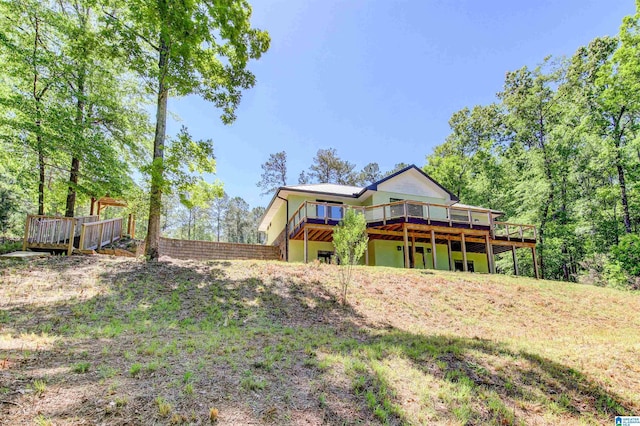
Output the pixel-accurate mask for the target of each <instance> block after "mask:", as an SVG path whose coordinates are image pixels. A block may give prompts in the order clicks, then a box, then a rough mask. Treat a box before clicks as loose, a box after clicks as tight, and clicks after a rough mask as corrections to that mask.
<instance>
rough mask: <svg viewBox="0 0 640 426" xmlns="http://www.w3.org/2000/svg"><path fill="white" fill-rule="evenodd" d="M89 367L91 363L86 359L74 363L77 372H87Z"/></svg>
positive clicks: (74, 369)
mask: <svg viewBox="0 0 640 426" xmlns="http://www.w3.org/2000/svg"><path fill="white" fill-rule="evenodd" d="M89 367H91V364H90V363H88V362H86V361H83V362H79V363H77V364H76V365H74V366H73V371H74V372H76V373H86V372H87V371H89Z"/></svg>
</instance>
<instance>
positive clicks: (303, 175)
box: [298, 170, 311, 185]
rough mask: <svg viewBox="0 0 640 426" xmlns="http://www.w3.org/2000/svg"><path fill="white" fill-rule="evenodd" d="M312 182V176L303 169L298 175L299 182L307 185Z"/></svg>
mask: <svg viewBox="0 0 640 426" xmlns="http://www.w3.org/2000/svg"><path fill="white" fill-rule="evenodd" d="M310 182H311V177H310V176H309V175H308V174H307V173H306V172H305V171H304V170H303V171H301V172H300V174H299V175H298V184H300V185H306V184H308V183H310Z"/></svg>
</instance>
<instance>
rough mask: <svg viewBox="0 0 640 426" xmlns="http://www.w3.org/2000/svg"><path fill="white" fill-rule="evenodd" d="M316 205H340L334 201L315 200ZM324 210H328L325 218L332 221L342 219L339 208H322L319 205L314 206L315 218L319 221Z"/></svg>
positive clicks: (322, 217)
mask: <svg viewBox="0 0 640 426" xmlns="http://www.w3.org/2000/svg"><path fill="white" fill-rule="evenodd" d="M316 201H317V202H318V203H331V204H342V203H339V202H336V201H326V200H316ZM325 208H328V211H327V217H328V218H329V219H332V220H340V219H342V207H340V206H326V207H325V206H323V205H320V204H317V205H316V217H317V218H319V219H324V215H325Z"/></svg>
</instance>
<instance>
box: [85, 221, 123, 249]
mask: <svg viewBox="0 0 640 426" xmlns="http://www.w3.org/2000/svg"><path fill="white" fill-rule="evenodd" d="M81 228H82V229H81V231H80V243H79V244H78V248H79V249H80V250H95V249H101V248H102V246H105V245H108V244H111V243H113V242H114V241H118V240H119V239H121V238H122V218H121V217H119V218H117V219H109V220H101V221H99V222H93V223H83V224H82V226H81Z"/></svg>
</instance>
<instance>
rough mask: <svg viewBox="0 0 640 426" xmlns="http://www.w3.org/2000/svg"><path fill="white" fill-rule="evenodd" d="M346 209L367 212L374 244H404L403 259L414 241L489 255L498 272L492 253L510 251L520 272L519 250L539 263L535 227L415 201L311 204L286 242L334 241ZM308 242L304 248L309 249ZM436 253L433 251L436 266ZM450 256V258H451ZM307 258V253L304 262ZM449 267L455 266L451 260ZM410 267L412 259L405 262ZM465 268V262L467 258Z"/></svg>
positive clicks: (294, 221)
mask: <svg viewBox="0 0 640 426" xmlns="http://www.w3.org/2000/svg"><path fill="white" fill-rule="evenodd" d="M347 209H352V210H355V211H358V212H360V213H362V214H364V216H365V219H366V221H367V233H368V236H369V239H370V240H393V241H403V242H404V244H405V247H406V250H405V256H407V257H408V256H409V254H408V251H409V242H411V247H415V244H416V243H427V244H431V245H432V247H434V248H435V245H436V244H445V245H447V247H448V251H449V253H451V251H460V252H462V253H463V255H464V257H465V259H466V252H472V253H485V254H486V255H487V259H488V263H489V269H490V271H492V272H493V271H494V269H495V265H494V261H493V256H494V254H499V253H504V252H507V251H511V252H512V253H513V258H514V270H515V271H516V273H517V270H518V267H517V263H516V256H515V250H516V248H528V249H531V252H532V256H533V257H534V266H535V272H536V276H537V274H538V271H537V262H536V261H535V258H536V253H535V246H536V240H537V232H536V228H535V226H533V225H526V224H516V223H507V222H497V221H494V219H493V216H492V213H491V212H488V211H487V210H480V209H475V208H470V207H452V206H447V205H443V204H430V203H422V202H416V201H399V202H394V203H388V204H381V205H375V206H349V205H344V204H333V203H320V202H311V201H307V202H305V203H303V204H302V205H301V206H300V207H299V208H298V209H297V210H296V211H295V212H294V213H293V215H292V216H291V218H290V219H289V221H288V224H287V232H288V238H289V239H290V240H303V241H305V242H306V241H323V242H331V241H333V228H334V227H335V226H336V225H337V224H338V223H339V222H340V219H342V217H344V215H345V212H346V210H347ZM306 246H307V244H305V247H306ZM435 253H436V251H435V249H433V250H432V256H433V257H434V265H435V256H436V255H435ZM449 257H451V255H450V254H449ZM306 258H307V255H306V249H305V259H306ZM450 263H451V262H450ZM405 264H406V265H408V264H409V262H408V260H407V261H406V262H405ZM465 266H466V260H465Z"/></svg>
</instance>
